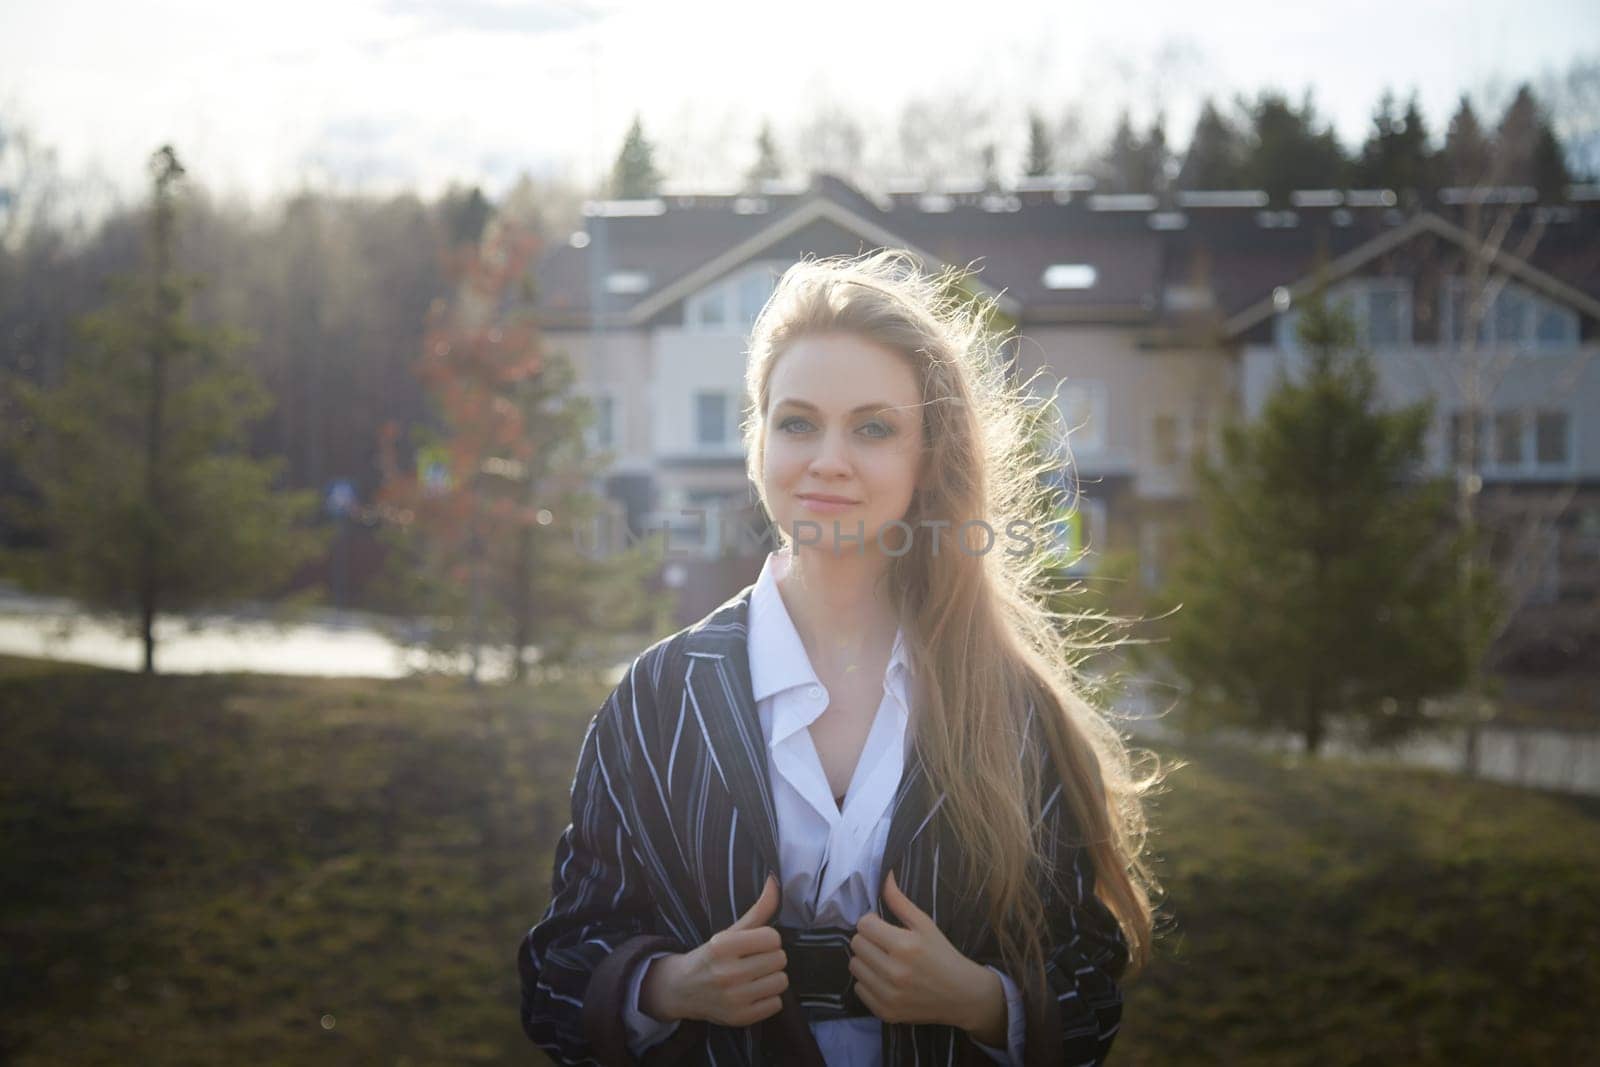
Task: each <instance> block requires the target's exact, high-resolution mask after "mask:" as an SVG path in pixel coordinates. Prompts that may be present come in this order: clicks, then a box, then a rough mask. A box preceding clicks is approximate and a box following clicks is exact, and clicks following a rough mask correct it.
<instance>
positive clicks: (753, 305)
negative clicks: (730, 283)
mask: <svg viewBox="0 0 1600 1067" xmlns="http://www.w3.org/2000/svg"><path fill="white" fill-rule="evenodd" d="M771 295H772V279H771V278H770V276H768V275H767V274H766V272H765V271H763V272H762V273H761V274H746V275H745V276H744V277H743V278H741V279H740V280H739V321H740V322H742V323H744V324H745V325H746V326H753V325H755V321H756V316H757V315H760V314H761V309H762V308H763V307H765V306H766V303H767V297H769V296H771Z"/></svg>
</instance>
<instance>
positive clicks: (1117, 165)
mask: <svg viewBox="0 0 1600 1067" xmlns="http://www.w3.org/2000/svg"><path fill="white" fill-rule="evenodd" d="M1167 158H1168V153H1167V136H1166V129H1165V123H1164V120H1163V119H1162V118H1161V117H1159V116H1158V117H1157V118H1156V120H1155V122H1154V123H1152V124H1151V126H1150V132H1149V134H1148V135H1147V136H1145V137H1140V136H1139V134H1138V132H1137V131H1136V130H1135V129H1134V128H1133V122H1132V120H1131V119H1130V118H1129V116H1128V113H1127V112H1126V111H1124V112H1123V113H1122V116H1121V118H1120V119H1118V120H1117V128H1116V132H1114V133H1113V134H1112V135H1111V143H1110V145H1109V146H1107V148H1106V151H1105V154H1104V155H1103V156H1102V157H1101V159H1100V162H1099V164H1098V165H1097V166H1096V168H1095V171H1096V176H1097V178H1098V179H1099V182H1098V184H1099V187H1100V188H1102V189H1104V190H1106V191H1108V192H1113V193H1155V192H1160V191H1161V190H1162V189H1163V188H1164V187H1165V185H1166V167H1167Z"/></svg>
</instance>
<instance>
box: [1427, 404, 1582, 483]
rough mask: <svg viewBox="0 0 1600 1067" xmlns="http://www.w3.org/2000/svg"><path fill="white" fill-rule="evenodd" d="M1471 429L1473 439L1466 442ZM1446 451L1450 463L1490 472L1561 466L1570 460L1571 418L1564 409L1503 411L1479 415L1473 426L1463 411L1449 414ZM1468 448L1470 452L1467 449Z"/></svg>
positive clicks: (1522, 472) (1557, 467)
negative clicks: (1468, 465)
mask: <svg viewBox="0 0 1600 1067" xmlns="http://www.w3.org/2000/svg"><path fill="white" fill-rule="evenodd" d="M1469 429H1473V430H1474V432H1475V434H1476V440H1474V441H1472V442H1468V441H1467V439H1466V434H1467V433H1468V431H1469ZM1446 433H1447V434H1448V435H1449V438H1448V440H1447V441H1446V451H1447V453H1448V455H1449V459H1450V464H1451V465H1452V466H1463V465H1466V464H1467V463H1468V458H1467V457H1468V456H1469V454H1470V456H1471V457H1472V458H1473V462H1472V463H1471V466H1473V467H1481V468H1483V469H1484V471H1485V472H1486V473H1489V474H1499V475H1508V474H1527V473H1535V472H1538V471H1541V470H1549V469H1552V468H1554V469H1557V470H1559V469H1563V468H1565V467H1568V466H1569V465H1570V464H1571V462H1572V419H1571V417H1570V415H1569V414H1568V413H1567V412H1565V411H1548V410H1546V411H1521V410H1503V411H1496V412H1494V413H1493V414H1492V415H1485V414H1480V415H1479V416H1478V420H1477V425H1476V427H1475V428H1473V427H1472V426H1471V425H1470V424H1469V423H1468V421H1467V417H1466V413H1465V412H1460V411H1458V412H1454V413H1452V414H1451V416H1450V420H1449V424H1448V429H1447V430H1446ZM1469 448H1470V449H1471V452H1470V453H1469V451H1468V449H1469Z"/></svg>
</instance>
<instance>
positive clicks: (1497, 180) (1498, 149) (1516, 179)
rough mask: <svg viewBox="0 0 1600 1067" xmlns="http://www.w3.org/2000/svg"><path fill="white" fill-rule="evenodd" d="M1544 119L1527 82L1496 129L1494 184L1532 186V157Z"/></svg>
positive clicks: (1518, 88) (1520, 87)
mask: <svg viewBox="0 0 1600 1067" xmlns="http://www.w3.org/2000/svg"><path fill="white" fill-rule="evenodd" d="M1541 122H1542V116H1541V115H1540V110H1539V102H1538V100H1536V99H1535V98H1534V95H1533V89H1532V88H1531V87H1530V86H1529V85H1528V84H1527V83H1526V82H1524V83H1523V84H1522V85H1520V86H1518V87H1517V93H1516V95H1515V96H1514V97H1512V98H1511V103H1509V104H1507V105H1506V110H1505V114H1504V115H1502V116H1500V125H1499V126H1497V127H1496V128H1495V132H1494V154H1493V161H1494V166H1493V168H1492V175H1493V177H1492V182H1493V184H1495V185H1532V184H1533V183H1534V173H1533V156H1534V151H1535V149H1536V148H1537V146H1538V144H1539V127H1540V125H1541Z"/></svg>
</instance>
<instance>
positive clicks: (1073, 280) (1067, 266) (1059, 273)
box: [1043, 263, 1099, 289]
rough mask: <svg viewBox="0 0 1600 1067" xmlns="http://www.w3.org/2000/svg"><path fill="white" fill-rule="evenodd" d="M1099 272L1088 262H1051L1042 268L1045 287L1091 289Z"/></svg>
mask: <svg viewBox="0 0 1600 1067" xmlns="http://www.w3.org/2000/svg"><path fill="white" fill-rule="evenodd" d="M1098 277H1099V273H1098V272H1097V271H1096V270H1095V269H1094V267H1093V266H1091V265H1090V264H1088V263H1052V264H1051V265H1050V266H1048V267H1046V268H1045V269H1044V278H1043V282H1044V287H1045V288H1046V289H1093V288H1094V283H1095V280H1096V279H1097V278H1098Z"/></svg>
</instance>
